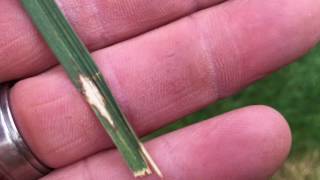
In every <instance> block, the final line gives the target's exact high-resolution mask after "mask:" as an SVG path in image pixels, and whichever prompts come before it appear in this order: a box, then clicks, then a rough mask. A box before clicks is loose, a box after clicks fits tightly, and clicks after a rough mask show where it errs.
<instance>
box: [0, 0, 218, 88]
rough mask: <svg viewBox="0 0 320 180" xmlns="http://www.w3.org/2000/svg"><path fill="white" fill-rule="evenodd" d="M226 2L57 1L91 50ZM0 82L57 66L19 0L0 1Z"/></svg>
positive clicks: (205, 0)
mask: <svg viewBox="0 0 320 180" xmlns="http://www.w3.org/2000/svg"><path fill="white" fill-rule="evenodd" d="M219 2H222V0H196V1H194V0H170V1H165V2H163V1H161V0H153V1H128V0H117V1H115V0H90V1H87V0H77V1H68V0H57V3H58V4H59V5H60V6H61V8H62V10H63V11H64V13H65V14H66V16H67V18H68V19H69V20H70V22H71V24H72V25H73V26H74V28H75V30H76V31H77V32H78V33H79V35H80V37H81V39H82V40H84V42H85V43H86V44H87V46H88V47H89V48H90V49H91V50H95V49H99V48H102V47H105V46H107V45H110V44H112V43H116V42H119V41H121V40H124V39H127V38H130V37H132V36H135V35H137V34H140V33H142V32H145V31H148V30H150V29H152V28H155V27H158V26H160V25H162V24H165V23H168V22H169V21H172V20H175V19H177V18H179V17H181V16H184V15H187V14H190V13H192V12H194V11H196V10H199V9H201V8H206V7H209V6H211V5H214V4H217V3H219ZM0 7H1V9H2V10H1V11H0V32H2V33H1V38H0V82H3V81H7V80H12V79H17V78H21V77H25V76H29V75H31V74H36V73H38V72H41V71H44V70H45V69H47V68H49V67H52V66H53V65H55V64H56V61H55V60H54V58H53V55H52V54H51V53H50V51H49V49H48V48H47V46H46V45H45V43H44V42H43V41H42V39H41V38H40V36H39V35H38V34H37V32H36V30H35V28H34V26H33V25H32V24H31V22H30V20H29V18H28V17H27V15H26V14H25V13H24V11H23V9H22V8H21V6H20V3H19V1H18V0H2V1H1V2H0Z"/></svg>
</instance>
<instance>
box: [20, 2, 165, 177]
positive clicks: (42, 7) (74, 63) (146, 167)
mask: <svg viewBox="0 0 320 180" xmlns="http://www.w3.org/2000/svg"><path fill="white" fill-rule="evenodd" d="M21 2H22V4H23V6H24V8H25V9H26V11H27V12H28V14H29V15H30V16H31V18H32V20H33V23H34V24H35V25H36V26H37V28H38V30H39V31H40V33H41V34H42V36H43V38H44V39H45V40H46V42H47V44H48V45H49V47H50V48H51V50H52V51H53V53H54V54H55V56H56V57H57V59H58V60H59V62H60V64H61V65H62V66H63V67H64V69H65V71H66V72H67V73H68V75H69V78H70V79H71V80H72V82H73V84H74V85H75V87H76V88H77V89H78V90H79V91H80V92H81V93H82V95H83V96H84V97H85V99H86V101H87V102H88V103H89V105H90V106H91V108H92V110H93V111H94V112H95V114H96V116H97V118H98V119H99V120H100V122H101V124H102V125H103V127H104V128H105V130H106V131H107V133H108V134H109V135H110V137H111V138H112V140H113V142H114V144H115V145H116V146H117V148H118V150H119V151H120V153H121V154H122V156H123V157H124V159H125V160H126V161H127V164H128V166H129V168H130V169H131V170H132V171H133V173H134V176H136V177H139V176H145V175H148V174H151V173H152V171H151V169H152V170H154V171H155V172H156V173H157V174H158V175H159V176H160V177H162V174H161V172H160V170H159V168H158V167H157V166H156V164H155V163H154V161H153V160H152V159H151V157H150V155H149V154H148V152H147V151H146V149H145V148H144V146H143V145H142V143H141V141H140V140H139V139H138V137H137V136H136V134H135V132H134V131H133V129H132V128H131V126H130V124H129V123H128V121H127V120H126V117H125V116H124V114H123V113H122V112H121V110H120V108H119V106H118V105H117V103H116V101H115V99H114V98H113V96H112V94H111V92H110V90H109V88H108V85H107V83H106V82H105V80H104V78H103V76H102V74H101V73H100V71H99V70H98V68H97V66H96V64H95V63H94V62H93V60H92V58H91V56H90V54H89V51H88V50H87V49H86V47H85V46H84V45H83V43H82V42H81V40H80V39H79V38H78V36H77V35H76V33H75V32H74V31H73V30H72V27H71V26H70V25H69V23H68V22H67V20H66V18H65V17H64V15H63V14H62V12H61V11H60V10H59V8H58V6H57V5H56V3H55V2H54V0H21Z"/></svg>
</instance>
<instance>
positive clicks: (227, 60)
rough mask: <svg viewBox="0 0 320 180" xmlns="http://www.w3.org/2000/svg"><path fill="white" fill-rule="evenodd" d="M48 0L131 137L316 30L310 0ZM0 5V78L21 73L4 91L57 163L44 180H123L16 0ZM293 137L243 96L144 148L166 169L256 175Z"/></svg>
mask: <svg viewBox="0 0 320 180" xmlns="http://www.w3.org/2000/svg"><path fill="white" fill-rule="evenodd" d="M57 1H58V2H59V5H60V6H61V8H62V10H63V11H64V12H65V14H66V16H67V17H68V18H69V20H70V22H71V23H72V25H73V26H74V28H75V30H76V31H77V32H78V33H79V35H80V36H81V39H82V40H84V41H85V43H86V45H87V46H88V48H90V50H91V51H92V56H93V57H94V59H95V60H96V62H97V64H98V65H99V67H100V69H101V70H102V71H103V73H104V75H105V77H106V79H107V80H108V82H109V83H110V85H111V89H112V91H113V92H114V94H115V96H116V99H117V101H118V102H119V103H120V105H121V107H122V109H123V110H124V112H125V113H126V114H127V116H128V118H129V120H130V122H131V123H132V125H133V126H134V128H135V129H136V130H137V132H138V133H139V134H140V135H145V134H147V133H149V132H152V131H154V130H156V129H158V128H160V127H161V126H163V125H165V124H168V123H170V122H173V121H174V120H176V119H178V118H181V117H183V116H185V115H187V114H190V113H191V112H194V111H196V110H199V109H200V108H202V107H205V106H206V105H208V104H210V103H213V102H214V101H216V100H218V99H220V98H224V97H227V96H230V95H232V94H234V93H236V92H238V91H239V90H240V89H241V88H243V87H246V86H247V85H249V84H251V83H253V82H254V81H255V80H257V79H259V78H262V77H264V76H265V75H267V74H269V73H270V72H272V71H274V70H277V69H278V68H280V67H282V66H284V65H286V64H288V63H291V62H292V60H294V59H296V58H298V57H299V56H301V55H303V54H304V53H306V51H307V50H308V49H310V48H311V47H313V46H314V45H315V44H316V43H317V41H319V40H320V31H319V29H320V21H319V19H320V2H319V1H318V0H308V1H301V0H269V1H262V0H229V1H225V2H222V0H199V1H194V0H168V1H163V0H152V1H139V0H136V1H127V0H113V1H111V0H109V1H108V0H95V1H88V0H78V1H67V0H57ZM0 7H1V9H2V10H1V11H0V30H1V32H2V33H1V35H0V81H1V82H4V81H9V80H17V79H19V80H20V81H18V83H17V84H16V85H15V86H14V87H13V88H12V90H11V105H12V109H13V114H14V117H15V119H16V122H17V125H18V127H19V129H20V131H21V133H22V134H23V136H24V138H25V140H26V142H27V143H28V144H29V146H30V147H31V149H32V150H33V152H34V153H35V155H36V156H37V157H38V158H39V159H40V160H41V161H42V162H43V163H45V164H46V165H48V166H50V167H52V168H56V169H57V170H55V171H54V172H53V173H51V174H49V175H48V176H46V177H44V178H43V179H46V180H69V179H75V180H82V179H83V180H89V179H94V180H100V179H101V180H103V179H112V180H114V179H116V180H118V179H132V175H131V172H130V171H129V170H128V168H127V167H126V165H125V163H124V161H123V160H122V159H121V157H120V156H119V154H118V153H117V152H116V150H114V148H113V146H112V143H111V141H110V140H109V139H108V137H107V135H106V134H105V132H104V130H103V128H101V127H100V124H99V122H98V121H97V120H96V119H95V117H94V115H93V113H92V112H91V111H90V109H89V107H88V106H87V105H86V103H85V102H84V101H83V100H82V98H81V97H80V95H79V93H78V92H77V91H76V90H75V88H74V87H73V86H72V84H71V83H70V81H69V80H68V78H67V76H66V75H65V73H64V71H63V70H62V68H61V67H60V66H58V65H57V61H56V60H55V58H54V57H53V55H52V54H51V53H50V51H49V49H48V48H47V47H46V45H45V43H44V42H43V41H42V39H41V37H40V36H39V35H38V33H37V32H36V30H35V28H34V27H33V25H32V24H31V22H30V20H29V18H28V17H27V16H26V14H25V13H24V12H23V10H22V8H21V6H20V5H19V1H18V0H2V1H0ZM182 17H183V18H182ZM178 18H181V19H179V20H177V19H178ZM174 20H176V21H174ZM169 22H170V23H169ZM167 23H169V24H167ZM165 24H167V25H165ZM112 44H115V45H113V46H111V45H112ZM31 75H34V76H33V77H30V76H31ZM266 91H268V90H267V89H266ZM261 93H263V92H261ZM290 144H291V136H290V130H289V128H288V125H287V123H286V121H285V120H284V118H283V117H282V116H281V115H280V114H279V113H278V112H276V111H275V110H273V109H271V108H269V107H265V106H251V107H246V108H243V109H239V110H236V111H233V112H230V113H226V114H224V115H221V116H219V117H216V118H213V119H210V120H208V121H205V122H201V123H199V124H196V125H193V126H191V127H187V128H184V129H181V130H178V131H176V132H173V133H170V134H167V135H163V136H161V137H159V138H157V139H154V140H152V141H150V142H148V143H146V146H147V148H148V149H149V151H150V152H151V154H152V156H153V157H154V159H155V161H156V162H157V163H158V164H159V166H160V168H161V170H162V171H163V173H164V175H165V177H166V179H170V180H171V179H173V180H176V179H177V180H188V179H192V180H193V179H201V180H204V179H209V180H211V179H223V180H224V179H243V180H247V179H254V180H257V179H267V178H268V177H270V176H271V175H272V174H273V173H274V172H275V171H276V170H277V169H278V168H279V167H280V166H281V164H282V163H283V161H284V160H285V159H286V157H287V154H288V152H289V149H290ZM98 152H99V153H98ZM146 179H156V177H155V176H151V177H148V178H146Z"/></svg>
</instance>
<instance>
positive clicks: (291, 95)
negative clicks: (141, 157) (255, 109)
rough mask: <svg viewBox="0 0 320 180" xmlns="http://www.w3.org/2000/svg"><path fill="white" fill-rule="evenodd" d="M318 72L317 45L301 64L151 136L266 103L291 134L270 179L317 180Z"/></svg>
mask: <svg viewBox="0 0 320 180" xmlns="http://www.w3.org/2000/svg"><path fill="white" fill-rule="evenodd" d="M319 70H320V44H319V45H318V46H317V47H316V48H314V49H313V50H311V52H310V53H309V54H307V55H306V56H305V57H303V58H301V60H300V61H297V62H296V63H294V64H291V65H289V66H288V67H286V68H284V69H282V70H280V71H278V72H276V73H274V74H272V75H271V76H269V77H267V78H265V79H263V80H261V81H259V82H258V83H256V84H254V85H252V86H250V87H249V88H247V89H245V90H244V91H242V92H240V93H239V94H237V95H235V96H233V97H230V98H228V99H225V100H222V101H219V102H217V103H215V104H212V105H210V106H208V107H207V108H205V109H203V110H201V111H199V112H196V113H194V114H192V115H190V116H188V117H186V118H183V119H181V120H179V121H178V122H176V123H174V124H171V125H169V126H167V127H165V128H163V129H161V130H159V131H157V132H155V133H153V134H152V135H151V136H152V137H155V136H158V135H161V134H163V133H167V132H170V131H173V130H176V129H179V128H182V127H185V126H188V125H190V124H193V123H197V122H199V121H202V120H205V119H208V118H210V117H212V116H216V115H218V114H222V113H224V112H227V111H231V110H233V109H236V108H240V107H244V106H248V105H253V104H265V105H268V106H271V107H274V108H275V109H277V110H278V111H279V112H281V113H282V114H283V115H284V116H285V117H286V119H287V120H288V122H289V124H290V127H291V129H292V133H293V147H292V152H291V154H290V157H289V159H288V161H287V162H286V163H285V165H284V166H283V168H282V169H281V170H280V171H279V172H278V173H277V174H276V175H275V176H274V177H273V179H274V180H284V179H290V180H304V179H305V180H319V179H320V131H319V130H320V105H319V103H320V102H319V95H320V76H319V74H318V73H319ZM149 137H150V136H149Z"/></svg>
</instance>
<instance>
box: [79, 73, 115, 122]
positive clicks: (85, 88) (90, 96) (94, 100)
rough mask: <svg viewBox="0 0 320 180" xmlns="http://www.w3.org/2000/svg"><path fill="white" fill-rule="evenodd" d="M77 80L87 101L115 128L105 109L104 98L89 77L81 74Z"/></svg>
mask: <svg viewBox="0 0 320 180" xmlns="http://www.w3.org/2000/svg"><path fill="white" fill-rule="evenodd" d="M79 81H80V84H81V89H82V93H83V94H84V96H85V97H86V100H87V101H88V103H89V104H90V105H91V106H92V107H94V108H95V109H96V110H97V111H98V112H99V114H100V115H101V116H102V117H103V118H104V119H106V121H107V122H108V123H109V124H110V126H111V127H113V128H115V123H114V121H113V120H112V118H111V115H110V113H109V112H108V111H107V109H106V103H105V100H104V98H103V96H102V94H101V93H100V91H99V89H98V87H97V86H96V85H95V84H94V83H93V82H92V80H91V79H90V78H88V77H87V76H85V75H82V74H80V75H79Z"/></svg>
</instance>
